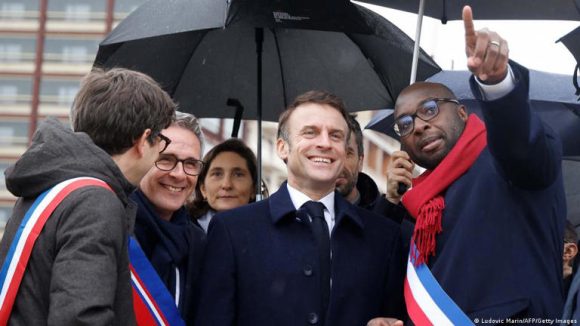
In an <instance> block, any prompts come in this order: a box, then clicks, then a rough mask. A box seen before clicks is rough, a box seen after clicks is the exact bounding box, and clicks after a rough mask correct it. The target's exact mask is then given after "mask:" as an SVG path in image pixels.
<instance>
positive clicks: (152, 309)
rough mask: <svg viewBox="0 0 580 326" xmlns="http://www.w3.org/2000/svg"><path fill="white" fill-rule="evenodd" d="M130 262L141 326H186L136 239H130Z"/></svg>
mask: <svg viewBox="0 0 580 326" xmlns="http://www.w3.org/2000/svg"><path fill="white" fill-rule="evenodd" d="M129 260H130V262H131V265H130V269H131V285H132V286H133V309H134V310H135V317H136V319H137V325H140V326H150V325H170V326H174V325H179V326H181V325H185V322H184V321H183V319H182V318H181V315H180V314H179V310H178V309H177V306H176V305H175V302H174V301H173V297H172V296H171V294H170V293H169V291H168V290H167V288H166V287H165V284H163V281H161V278H159V275H158V274H157V272H156V271H155V269H154V268H153V266H152V265H151V262H150V261H149V259H148V258H147V256H145V253H144V252H143V250H142V249H141V247H140V246H139V243H138V242H137V240H136V239H135V238H134V237H130V238H129Z"/></svg>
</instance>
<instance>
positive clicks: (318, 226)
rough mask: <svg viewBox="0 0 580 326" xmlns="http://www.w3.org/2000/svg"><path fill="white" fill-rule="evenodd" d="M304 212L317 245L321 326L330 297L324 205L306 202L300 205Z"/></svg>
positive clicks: (328, 240)
mask: <svg viewBox="0 0 580 326" xmlns="http://www.w3.org/2000/svg"><path fill="white" fill-rule="evenodd" d="M302 207H303V208H304V209H305V210H306V212H307V213H308V215H309V216H310V218H311V219H312V222H311V223H310V227H311V228H312V234H313V235H314V238H315V239H316V242H317V244H318V253H319V258H320V292H321V308H322V311H321V314H320V318H321V319H322V320H321V321H322V323H321V324H322V325H323V324H324V319H325V316H326V310H327V308H328V300H329V297H330V235H329V232H328V225H327V224H326V220H325V219H324V204H322V203H320V202H315V201H308V202H306V203H304V205H302Z"/></svg>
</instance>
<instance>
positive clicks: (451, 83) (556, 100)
mask: <svg viewBox="0 0 580 326" xmlns="http://www.w3.org/2000/svg"><path fill="white" fill-rule="evenodd" d="M470 76H471V73H470V72H469V71H442V72H440V73H438V74H436V75H434V76H433V77H431V78H429V79H428V81H431V82H436V83H442V84H444V85H446V86H448V87H449V88H450V89H451V90H452V91H453V93H455V95H456V96H457V98H458V99H459V100H460V101H461V102H462V103H463V104H465V105H466V107H467V110H468V112H470V113H475V114H477V115H478V116H480V117H481V116H482V114H481V106H480V104H479V102H478V101H477V100H475V99H474V97H473V94H472V92H471V89H470V88H469V77H470ZM530 101H531V106H532V109H533V110H534V112H536V114H538V116H539V117H540V118H541V119H542V120H543V121H544V122H545V123H546V124H547V125H548V126H550V127H551V128H552V129H554V130H555V131H556V132H557V133H558V134H559V135H560V138H561V140H562V144H563V149H564V155H565V156H579V155H580V137H578V135H579V131H580V103H579V102H578V101H577V100H576V96H575V95H574V87H573V86H572V85H571V84H570V76H566V75H560V74H554V73H547V72H541V71H536V70H530ZM392 113H393V110H384V111H381V112H380V114H377V115H375V117H373V119H371V121H370V122H369V123H368V124H367V126H366V128H367V129H372V130H376V131H380V132H383V133H385V134H387V135H389V136H391V137H393V138H395V139H398V136H397V135H396V134H395V132H394V131H393V128H392V124H393V115H392Z"/></svg>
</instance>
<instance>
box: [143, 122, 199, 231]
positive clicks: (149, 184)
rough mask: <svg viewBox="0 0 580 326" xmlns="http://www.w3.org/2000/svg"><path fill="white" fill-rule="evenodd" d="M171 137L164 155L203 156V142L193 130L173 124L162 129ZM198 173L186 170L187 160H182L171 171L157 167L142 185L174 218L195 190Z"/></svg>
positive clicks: (163, 211)
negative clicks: (174, 214)
mask: <svg viewBox="0 0 580 326" xmlns="http://www.w3.org/2000/svg"><path fill="white" fill-rule="evenodd" d="M162 133H163V135H165V136H167V137H168V138H169V139H171V143H170V144H169V146H168V147H167V149H166V150H165V151H164V152H163V153H161V154H160V157H163V156H165V155H170V156H175V157H176V158H177V159H180V160H184V159H197V160H199V159H200V151H201V144H200V141H199V139H198V138H197V136H196V135H195V134H194V133H193V132H192V131H190V130H187V129H185V128H182V127H179V126H177V125H175V124H172V125H171V126H169V127H168V128H167V129H164V130H163V131H162ZM196 182H197V176H190V175H187V174H185V172H183V163H181V162H178V163H177V165H176V166H175V168H174V169H173V170H171V171H161V170H159V169H158V168H157V167H155V166H153V167H152V168H151V169H149V171H148V172H147V174H145V176H144V177H143V179H142V180H141V183H140V184H139V188H140V189H141V191H143V193H144V194H145V196H146V197H147V198H148V199H149V201H151V203H152V204H153V206H154V207H155V209H156V211H157V213H158V214H159V215H160V217H161V218H163V219H165V220H170V219H171V217H172V215H173V212H175V211H176V210H178V209H179V208H181V206H183V204H184V203H185V201H186V200H187V198H189V196H190V195H191V193H192V192H193V189H194V188H195V184H196Z"/></svg>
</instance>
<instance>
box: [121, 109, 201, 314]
mask: <svg viewBox="0 0 580 326" xmlns="http://www.w3.org/2000/svg"><path fill="white" fill-rule="evenodd" d="M163 135H165V136H166V137H167V138H169V139H170V140H171V141H170V143H169V146H167V148H166V149H165V151H164V152H163V153H161V154H160V155H159V159H158V160H157V161H156V162H155V166H154V167H152V168H151V169H150V170H149V172H147V174H146V175H145V177H143V179H142V180H141V183H140V185H139V189H138V190H137V191H136V192H135V193H133V194H132V195H131V198H132V199H133V200H135V201H136V202H137V204H138V205H139V208H138V211H137V219H136V221H135V237H136V239H137V242H138V243H139V246H140V248H141V249H142V252H143V253H144V254H145V257H146V258H147V259H148V261H149V262H150V264H151V266H152V267H153V268H154V270H155V271H156V272H157V275H158V276H159V279H160V280H161V282H162V283H163V285H164V286H165V289H164V290H167V291H163V293H164V294H166V296H165V297H168V296H169V297H168V298H171V300H170V302H174V303H175V307H177V308H178V310H179V313H180V315H181V318H182V319H185V320H189V318H188V316H189V315H188V314H190V313H192V312H193V308H194V303H193V300H194V297H193V295H194V292H195V284H196V280H197V277H198V274H199V270H200V265H201V257H202V254H203V250H204V246H205V233H204V232H203V231H202V230H201V229H199V228H198V227H197V226H195V225H194V224H193V221H192V220H191V218H190V216H189V214H188V213H187V210H186V209H185V208H184V204H185V202H186V200H187V199H189V198H190V196H191V194H192V192H193V190H194V188H195V185H196V182H197V176H198V175H199V173H200V172H201V168H202V166H203V163H202V162H201V161H200V160H199V158H200V155H201V152H202V138H203V137H202V133H201V128H200V126H199V123H198V121H197V119H196V118H195V117H194V116H193V115H191V114H187V113H182V112H176V120H175V121H174V122H173V123H172V124H171V125H170V126H169V127H168V128H166V129H164V130H163ZM133 257H134V256H131V258H132V262H133ZM134 265H135V266H138V265H136V264H134ZM138 272H139V271H138ZM143 275H146V273H144V274H143ZM142 277H143V276H142ZM152 282H153V281H152ZM149 284H154V285H155V283H149ZM152 286H153V285H152ZM150 290H151V289H150ZM155 299H156V300H159V302H158V303H159V304H160V305H161V303H160V302H163V300H162V299H161V298H160V297H157V298H155ZM175 307H162V308H161V309H167V310H169V311H171V310H170V309H173V310H174V309H175ZM167 313H169V312H167Z"/></svg>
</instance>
